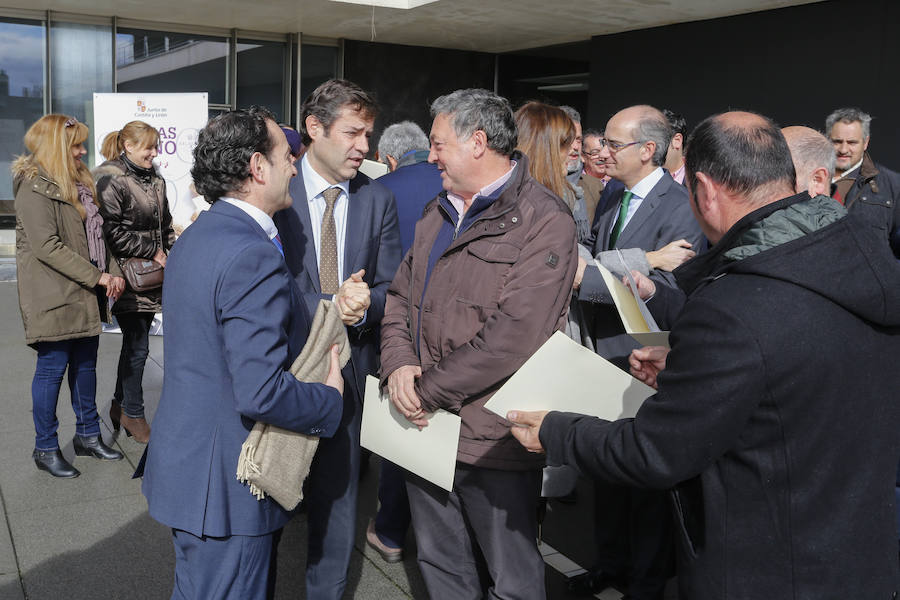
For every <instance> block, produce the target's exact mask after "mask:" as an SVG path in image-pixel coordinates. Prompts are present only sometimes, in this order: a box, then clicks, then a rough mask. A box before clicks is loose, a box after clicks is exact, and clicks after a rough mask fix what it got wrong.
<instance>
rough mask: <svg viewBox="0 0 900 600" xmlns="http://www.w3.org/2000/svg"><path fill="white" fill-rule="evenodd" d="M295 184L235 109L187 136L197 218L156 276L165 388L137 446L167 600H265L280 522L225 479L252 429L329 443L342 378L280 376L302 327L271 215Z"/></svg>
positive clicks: (271, 144) (262, 120) (280, 138)
mask: <svg viewBox="0 0 900 600" xmlns="http://www.w3.org/2000/svg"><path fill="white" fill-rule="evenodd" d="M295 174H296V170H295V169H294V166H293V161H292V159H291V156H290V150H289V148H288V144H287V141H286V140H285V137H284V134H283V133H282V132H281V130H280V129H279V128H278V127H277V126H276V124H275V121H274V120H273V119H272V116H271V114H270V113H268V111H265V110H261V109H250V110H249V111H247V110H239V111H235V112H230V113H226V114H224V115H221V116H219V117H216V118H215V119H213V120H211V121H210V122H209V124H208V125H207V126H206V127H205V128H204V129H203V130H202V131H201V132H200V136H199V140H198V143H197V146H196V148H195V150H194V166H193V168H192V169H191V175H192V176H193V179H194V185H195V186H196V188H197V190H198V191H199V192H200V193H202V194H203V195H204V196H205V197H206V199H207V201H208V202H210V203H212V208H210V210H209V211H207V212H204V213H203V214H201V215H200V217H199V218H198V219H197V221H196V222H195V223H194V224H193V225H192V226H191V227H190V229H188V230H187V231H185V233H184V235H182V236H181V238H179V240H178V242H177V243H176V244H175V246H174V247H173V249H172V252H171V254H170V255H169V258H168V261H167V264H166V277H165V284H164V286H163V296H164V297H165V299H166V301H165V306H164V307H163V315H164V317H165V321H166V325H167V329H166V337H165V340H164V342H165V376H164V380H163V392H162V397H161V399H160V403H159V409H158V410H157V412H156V417H155V419H154V421H153V433H152V434H151V437H150V443H149V444H148V447H147V454H146V466H145V471H144V481H143V492H144V495H145V496H146V497H147V502H148V504H149V507H150V515H151V516H152V517H153V518H154V519H156V520H157V521H159V522H161V523H163V524H165V525H168V526H169V527H171V528H172V535H173V542H174V544H175V588H174V590H173V592H172V598H173V599H181V598H185V599H186V598H191V599H194V598H234V599H242V600H243V599H247V598H265V597H267V596H269V597H270V596H271V593H272V590H273V589H274V552H275V543H276V539H277V537H278V534H279V532H280V530H281V527H282V526H283V525H284V524H285V523H286V522H287V520H288V518H289V517H290V514H289V513H288V512H287V511H285V510H284V509H283V508H282V507H281V506H279V505H278V504H277V503H276V502H274V501H273V500H271V499H269V498H266V499H263V500H257V498H256V497H255V496H254V495H253V494H251V493H250V490H249V488H248V487H247V486H246V485H243V484H241V483H239V482H238V480H237V478H236V477H235V473H236V469H237V462H238V456H239V454H240V451H241V444H242V443H243V442H244V440H245V439H246V438H247V435H248V434H249V432H250V430H251V429H252V427H253V425H254V423H255V422H256V421H263V422H266V423H270V424H272V425H277V426H278V427H282V428H284V429H289V430H292V431H298V432H301V433H306V434H309V435H316V436H321V437H322V438H323V439H324V438H327V437H328V436H331V435H333V434H334V433H335V432H336V431H337V430H338V424H339V422H340V420H341V411H342V401H341V392H342V390H343V379H342V377H341V374H340V370H339V366H338V365H339V363H338V355H337V350H336V349H332V355H331V372H330V373H329V375H328V379H327V381H326V384H318V383H301V382H299V381H297V380H296V379H295V378H294V376H293V375H292V374H291V373H290V372H289V371H288V369H289V368H290V366H291V363H292V362H293V360H294V359H295V358H296V357H297V355H298V354H299V353H300V350H301V349H302V347H303V345H304V343H305V341H306V337H307V335H308V334H309V327H310V323H311V318H310V315H309V313H308V312H307V310H306V307H305V305H304V304H303V301H302V299H301V297H300V294H299V291H298V290H297V286H296V285H295V284H294V283H293V281H292V278H291V275H290V273H289V272H288V270H287V266H286V265H285V262H284V259H283V257H282V253H281V250H280V247H279V243H280V242H279V239H278V231H277V229H276V228H275V225H274V223H273V221H272V215H273V214H274V213H275V212H276V211H277V210H280V209H283V208H287V207H289V206H290V204H291V197H290V196H289V195H288V185H289V182H290V180H291V178H292V177H293V176H294V175H295Z"/></svg>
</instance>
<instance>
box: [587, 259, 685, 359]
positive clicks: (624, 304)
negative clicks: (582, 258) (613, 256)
mask: <svg viewBox="0 0 900 600" xmlns="http://www.w3.org/2000/svg"><path fill="white" fill-rule="evenodd" d="M594 264H595V265H597V268H598V269H599V270H600V275H601V276H602V277H603V282H604V283H605V284H606V288H607V289H608V290H609V294H610V296H612V299H613V302H615V304H616V310H618V311H619V316H620V317H621V318H622V325H624V326H625V333H627V334H628V335H630V336H631V337H633V338H634V339H636V340H637V341H638V343H639V344H642V345H644V346H665V347H666V348H668V347H669V332H668V331H660V330H659V326H658V325H657V324H656V321H655V320H654V319H653V316H652V315H651V314H650V311H649V310H648V309H647V305H646V304H645V303H644V301H643V300H641V298H640V297H639V296H638V295H637V293H634V294H632V293H631V290H629V289H628V288H627V287H625V285H624V284H622V282H621V281H619V279H618V278H617V277H616V276H615V275H613V274H612V273H610V272H609V269H607V268H606V267H604V266H603V265H601V264H600V261H598V260H596V259H595V260H594ZM625 272H626V273H627V275H628V280H629V282H630V283H631V289H633V290H635V291H637V285H635V283H634V279H633V278H632V277H631V271H629V270H628V268H627V267H626V269H625Z"/></svg>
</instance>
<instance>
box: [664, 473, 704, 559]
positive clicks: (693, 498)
mask: <svg viewBox="0 0 900 600" xmlns="http://www.w3.org/2000/svg"><path fill="white" fill-rule="evenodd" d="M692 488H695V489H692ZM699 488H700V480H699V479H698V478H694V479H692V480H690V481H687V482H684V483H681V484H679V485H678V486H677V487H675V488H674V489H672V490H671V491H670V492H669V494H670V497H671V499H672V509H673V512H674V513H675V527H676V529H677V532H676V533H677V535H678V537H679V538H680V540H681V542H680V543H681V545H682V547H683V548H684V550H685V553H686V555H687V556H690V557H691V558H697V549H698V548H699V547H700V546H702V545H703V524H702V523H703V497H702V495H701V494H702V490H700V489H699Z"/></svg>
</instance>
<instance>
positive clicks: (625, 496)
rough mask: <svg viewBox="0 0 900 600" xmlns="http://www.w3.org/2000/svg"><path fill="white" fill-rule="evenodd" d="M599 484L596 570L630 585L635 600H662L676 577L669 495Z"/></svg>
mask: <svg viewBox="0 0 900 600" xmlns="http://www.w3.org/2000/svg"><path fill="white" fill-rule="evenodd" d="M594 485H595V487H594V509H595V510H594V519H595V521H594V537H595V541H596V544H597V561H596V563H595V568H597V569H599V570H601V571H603V572H604V573H606V574H608V575H612V576H614V577H616V578H618V579H621V580H623V581H627V584H628V589H627V593H628V594H629V597H633V598H635V599H639V600H662V598H663V595H664V591H665V587H666V581H667V580H668V579H669V578H671V577H672V576H673V575H674V574H675V547H674V538H673V533H674V532H673V523H672V510H671V507H670V505H669V498H668V494H669V493H668V492H660V491H656V490H638V489H633V488H626V487H618V486H612V485H607V484H604V483H602V482H595V484H594Z"/></svg>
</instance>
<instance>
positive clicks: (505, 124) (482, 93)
mask: <svg viewBox="0 0 900 600" xmlns="http://www.w3.org/2000/svg"><path fill="white" fill-rule="evenodd" d="M442 114H443V115H448V116H450V117H451V119H450V122H451V123H452V125H453V130H454V131H455V132H456V137H457V138H459V140H460V141H465V140H467V139H469V138H470V137H472V134H473V133H475V132H476V131H478V130H481V131H483V132H484V134H485V136H486V137H487V143H488V148H490V149H492V150H494V151H495V152H498V153H499V154H502V155H503V156H509V155H511V154H512V153H513V151H514V150H515V149H516V144H517V143H518V141H519V134H518V130H517V129H516V121H515V119H514V118H513V111H512V107H511V106H510V105H509V101H508V100H507V99H506V98H503V97H501V96H498V95H497V94H495V93H493V92H489V91H487V90H483V89H478V88H471V89H467V90H456V91H455V92H451V93H449V94H446V95H444V96H441V97H440V98H438V99H437V100H435V101H434V102H432V103H431V116H432V117H437V116H438V115H442Z"/></svg>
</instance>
